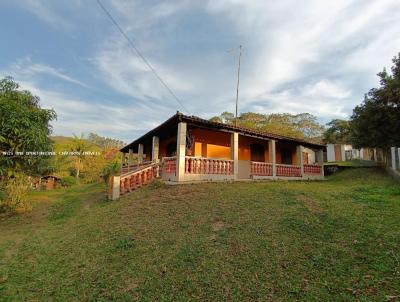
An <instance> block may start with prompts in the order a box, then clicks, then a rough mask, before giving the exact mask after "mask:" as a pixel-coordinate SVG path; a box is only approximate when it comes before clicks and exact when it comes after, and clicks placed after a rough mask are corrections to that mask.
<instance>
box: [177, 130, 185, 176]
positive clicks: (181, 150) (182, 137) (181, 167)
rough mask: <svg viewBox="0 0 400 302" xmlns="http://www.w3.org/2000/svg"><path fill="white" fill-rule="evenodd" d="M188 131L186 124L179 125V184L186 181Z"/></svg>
mask: <svg viewBox="0 0 400 302" xmlns="http://www.w3.org/2000/svg"><path fill="white" fill-rule="evenodd" d="M186 129H187V125H186V123H184V122H180V123H179V124H178V133H177V140H176V181H178V182H180V181H184V180H185V156H186Z"/></svg>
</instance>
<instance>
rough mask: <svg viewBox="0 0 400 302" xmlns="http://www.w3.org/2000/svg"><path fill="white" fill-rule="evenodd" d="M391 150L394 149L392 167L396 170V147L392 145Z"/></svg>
mask: <svg viewBox="0 0 400 302" xmlns="http://www.w3.org/2000/svg"><path fill="white" fill-rule="evenodd" d="M390 150H391V151H392V156H391V158H392V169H393V170H396V148H395V147H391V148H390Z"/></svg>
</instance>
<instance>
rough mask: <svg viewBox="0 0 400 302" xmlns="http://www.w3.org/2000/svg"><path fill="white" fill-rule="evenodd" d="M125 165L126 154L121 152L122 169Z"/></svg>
mask: <svg viewBox="0 0 400 302" xmlns="http://www.w3.org/2000/svg"><path fill="white" fill-rule="evenodd" d="M124 164H125V153H124V152H121V167H122V166H123V165H124Z"/></svg>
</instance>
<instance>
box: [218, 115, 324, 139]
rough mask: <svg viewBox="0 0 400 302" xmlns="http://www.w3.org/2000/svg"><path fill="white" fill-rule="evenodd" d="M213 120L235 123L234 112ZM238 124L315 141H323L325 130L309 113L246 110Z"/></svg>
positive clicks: (239, 118)
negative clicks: (263, 112)
mask: <svg viewBox="0 0 400 302" xmlns="http://www.w3.org/2000/svg"><path fill="white" fill-rule="evenodd" d="M211 121H215V122H220V123H225V124H234V121H235V118H234V115H233V114H232V113H229V112H224V113H222V114H221V115H220V116H215V117H213V118H212V119H211ZM238 126H240V127H245V128H249V129H254V130H258V131H265V132H271V133H275V134H279V135H284V136H290V137H295V138H300V139H308V140H310V141H314V142H321V138H322V134H323V131H324V127H323V126H322V125H320V124H319V123H318V121H317V118H316V117H315V116H313V115H311V114H309V113H300V114H289V113H279V114H278V113H273V114H261V113H255V112H246V113H242V114H240V116H239V117H238Z"/></svg>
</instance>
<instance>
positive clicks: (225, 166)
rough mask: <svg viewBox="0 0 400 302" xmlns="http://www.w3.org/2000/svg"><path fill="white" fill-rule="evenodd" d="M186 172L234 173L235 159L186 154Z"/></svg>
mask: <svg viewBox="0 0 400 302" xmlns="http://www.w3.org/2000/svg"><path fill="white" fill-rule="evenodd" d="M185 173H187V174H221V175H232V174H233V160H225V159H214V158H206V157H189V156H186V158H185Z"/></svg>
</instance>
